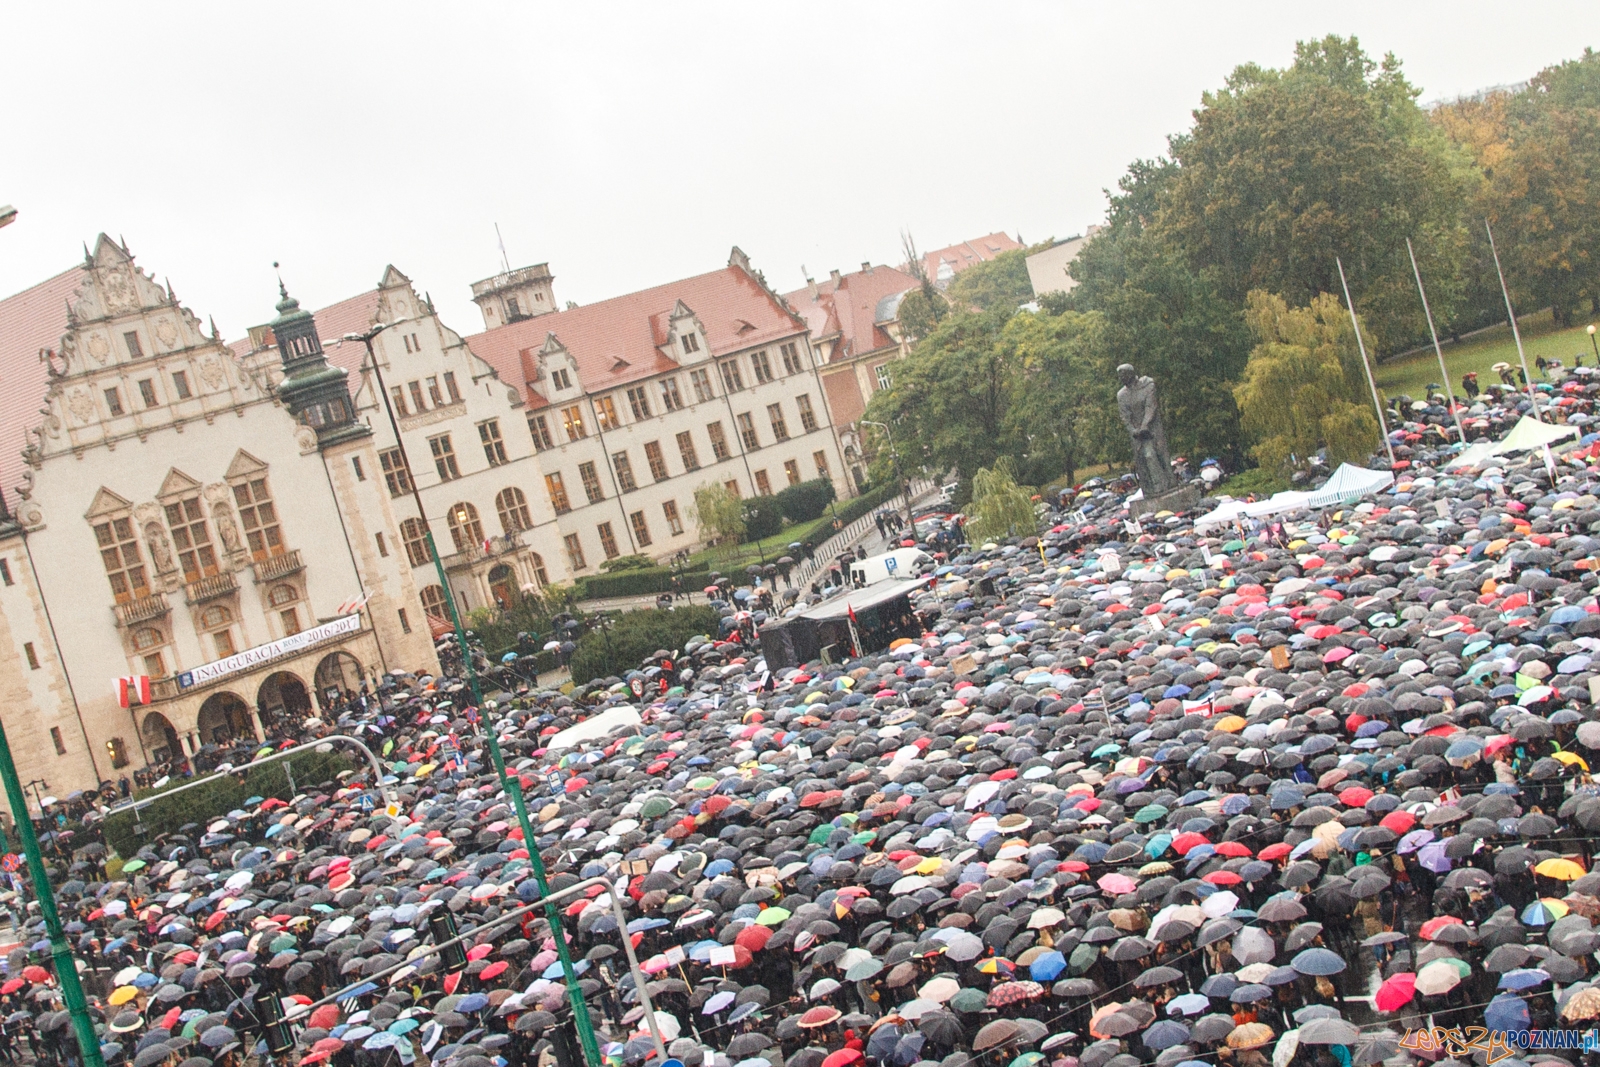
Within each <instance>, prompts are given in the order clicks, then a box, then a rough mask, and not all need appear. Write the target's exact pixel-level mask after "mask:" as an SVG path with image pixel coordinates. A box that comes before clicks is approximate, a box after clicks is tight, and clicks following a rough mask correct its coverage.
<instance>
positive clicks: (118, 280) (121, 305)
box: [101, 267, 139, 313]
mask: <svg viewBox="0 0 1600 1067" xmlns="http://www.w3.org/2000/svg"><path fill="white" fill-rule="evenodd" d="M101 283H102V292H103V293H104V294H105V300H106V308H107V309H108V310H109V311H111V312H113V313H115V312H118V311H132V310H133V309H134V308H136V307H138V306H139V293H138V290H137V289H135V288H134V284H133V279H132V278H131V277H130V276H129V275H128V272H127V271H126V270H125V269H123V268H122V267H113V268H111V269H110V270H108V271H106V272H105V273H104V274H103V275H101Z"/></svg>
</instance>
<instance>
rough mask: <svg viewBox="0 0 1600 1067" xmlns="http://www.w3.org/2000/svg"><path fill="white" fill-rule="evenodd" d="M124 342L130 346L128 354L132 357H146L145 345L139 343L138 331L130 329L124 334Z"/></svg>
mask: <svg viewBox="0 0 1600 1067" xmlns="http://www.w3.org/2000/svg"><path fill="white" fill-rule="evenodd" d="M122 343H123V344H125V345H127V346H128V356H129V358H130V359H142V358H144V346H143V345H141V344H140V343H139V335H138V333H137V332H135V331H133V330H129V331H128V332H127V333H125V334H123V335H122Z"/></svg>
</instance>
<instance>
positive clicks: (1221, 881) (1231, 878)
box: [1200, 871, 1244, 885]
mask: <svg viewBox="0 0 1600 1067" xmlns="http://www.w3.org/2000/svg"><path fill="white" fill-rule="evenodd" d="M1200 880H1201V881H1202V882H1210V883H1211V884H1212V885H1238V884H1239V883H1240V882H1242V881H1244V879H1243V878H1240V877H1239V876H1238V875H1237V874H1235V873H1234V872H1233V871H1212V872H1211V873H1210V874H1208V875H1206V876H1205V877H1204V878H1202V879H1200Z"/></svg>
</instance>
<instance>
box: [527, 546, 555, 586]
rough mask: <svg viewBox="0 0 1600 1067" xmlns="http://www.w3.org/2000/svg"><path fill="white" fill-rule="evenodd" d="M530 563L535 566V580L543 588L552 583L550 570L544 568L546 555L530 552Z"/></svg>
mask: <svg viewBox="0 0 1600 1067" xmlns="http://www.w3.org/2000/svg"><path fill="white" fill-rule="evenodd" d="M528 563H529V565H530V566H532V567H533V580H534V581H536V582H538V583H539V588H540V589H543V588H544V587H545V586H547V585H549V584H550V572H549V571H547V570H545V569H544V557H543V556H541V555H539V553H537V552H530V553H528Z"/></svg>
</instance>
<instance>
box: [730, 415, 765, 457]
mask: <svg viewBox="0 0 1600 1067" xmlns="http://www.w3.org/2000/svg"><path fill="white" fill-rule="evenodd" d="M736 418H737V419H738V422H739V439H740V440H741V441H743V442H744V449H745V451H746V452H754V451H755V450H756V449H758V448H760V447H761V438H759V437H757V436H756V420H755V419H752V418H751V417H750V413H749V412H748V411H746V412H743V413H741V414H740V415H738V416H736Z"/></svg>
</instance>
